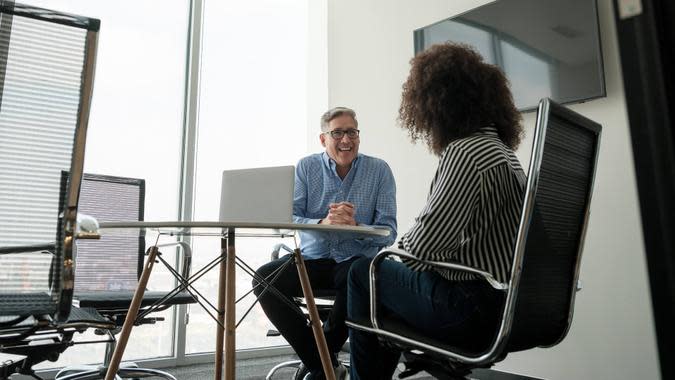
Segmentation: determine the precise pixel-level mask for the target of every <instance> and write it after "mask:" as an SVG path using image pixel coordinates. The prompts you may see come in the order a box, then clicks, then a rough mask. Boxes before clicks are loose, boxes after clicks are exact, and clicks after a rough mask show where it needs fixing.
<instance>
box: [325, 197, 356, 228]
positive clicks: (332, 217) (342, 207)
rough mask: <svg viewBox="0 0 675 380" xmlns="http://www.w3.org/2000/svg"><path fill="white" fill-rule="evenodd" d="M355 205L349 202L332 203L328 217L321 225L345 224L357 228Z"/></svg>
mask: <svg viewBox="0 0 675 380" xmlns="http://www.w3.org/2000/svg"><path fill="white" fill-rule="evenodd" d="M354 209H355V207H354V205H353V204H351V203H349V202H340V203H331V204H330V205H329V206H328V215H326V217H325V218H323V219H321V222H320V224H343V225H349V226H355V225H356V220H355V219H354Z"/></svg>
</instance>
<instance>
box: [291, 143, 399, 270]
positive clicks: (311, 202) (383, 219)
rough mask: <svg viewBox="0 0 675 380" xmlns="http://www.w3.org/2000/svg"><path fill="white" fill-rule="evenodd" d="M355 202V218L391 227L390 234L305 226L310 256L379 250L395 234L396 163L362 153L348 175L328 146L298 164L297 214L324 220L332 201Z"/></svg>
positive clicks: (304, 245)
mask: <svg viewBox="0 0 675 380" xmlns="http://www.w3.org/2000/svg"><path fill="white" fill-rule="evenodd" d="M343 201H347V202H351V203H352V204H354V206H355V210H354V211H355V215H354V219H355V220H356V222H357V223H358V224H359V225H361V226H371V227H375V226H376V227H386V228H388V229H389V230H390V232H391V233H390V234H389V236H386V237H385V236H377V237H368V236H367V235H356V234H350V233H337V232H317V231H301V232H300V249H301V250H302V254H303V256H305V257H306V258H308V259H319V258H331V259H333V260H335V261H336V262H341V261H345V260H347V259H349V258H351V257H354V256H368V257H372V256H374V255H375V254H376V253H377V252H378V251H379V250H380V249H381V248H383V247H386V246H389V245H391V244H393V243H394V241H395V240H396V183H395V182H394V176H393V175H392V173H391V169H390V168H389V165H387V163H386V162H384V161H383V160H381V159H379V158H375V157H370V156H366V155H363V154H358V155H357V157H356V158H355V159H354V161H353V162H352V167H351V169H350V170H349V173H348V174H347V175H346V176H345V178H344V179H341V178H340V176H339V175H338V174H337V171H336V165H335V161H333V160H332V159H331V158H330V157H329V156H328V154H326V152H323V153H317V154H313V155H310V156H307V157H305V158H303V159H301V160H300V162H298V165H297V166H296V168H295V194H294V199H293V220H294V221H295V223H319V221H320V220H321V219H323V218H325V217H326V215H327V214H328V205H329V204H331V203H337V202H343Z"/></svg>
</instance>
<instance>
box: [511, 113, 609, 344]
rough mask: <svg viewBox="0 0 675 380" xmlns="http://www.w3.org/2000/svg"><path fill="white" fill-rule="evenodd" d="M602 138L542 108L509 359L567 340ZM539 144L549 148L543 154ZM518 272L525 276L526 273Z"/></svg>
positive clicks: (580, 120)
mask: <svg viewBox="0 0 675 380" xmlns="http://www.w3.org/2000/svg"><path fill="white" fill-rule="evenodd" d="M600 131H601V127H600V125H598V124H597V123H595V122H593V121H591V120H589V119H586V118H584V117H583V116H581V115H579V114H576V113H574V112H572V111H570V110H569V109H566V108H563V107H561V106H558V105H557V104H555V103H553V102H550V101H548V100H546V101H544V102H543V103H542V105H540V108H539V114H538V118H537V130H536V135H535V148H534V149H535V154H533V157H532V160H533V161H532V162H531V164H530V173H529V175H528V193H529V194H534V197H531V196H530V197H529V199H527V196H526V200H525V202H526V204H525V209H524V212H523V218H524V220H525V221H526V223H525V224H524V225H523V224H522V223H521V228H523V227H529V230H528V231H527V232H526V234H527V235H526V236H527V237H526V241H525V244H524V256H522V261H521V264H522V267H521V268H522V272H521V273H520V275H521V276H520V279H519V280H520V281H519V283H518V279H517V277H515V281H514V280H513V279H512V282H514V283H512V291H515V292H517V298H516V303H515V311H514V315H513V325H512V330H511V335H510V337H509V344H508V350H509V351H515V350H522V349H527V348H531V347H536V346H550V345H553V344H556V343H557V342H559V341H560V340H562V339H563V338H564V336H565V334H566V333H567V330H568V328H569V325H570V323H571V317H572V311H573V305H574V294H575V292H576V283H577V279H578V273H579V263H580V258H581V251H582V247H583V240H584V239H583V238H584V234H585V229H586V223H587V220H588V209H589V204H590V200H591V193H592V188H593V181H594V177H595V167H596V161H597V155H598V146H599V140H600ZM537 144H541V145H540V146H539V148H540V150H539V152H538V153H537V152H536V149H537V148H538V147H537ZM531 186H533V188H532V189H530V188H529V187H531ZM531 190H534V191H531ZM528 221H529V223H527V222H528ZM522 232H523V231H521V233H522ZM519 237H520V235H519ZM521 247H522V246H521ZM516 249H517V252H516V255H519V252H518V247H517V248H516ZM517 262H518V260H516V263H517ZM514 272H515V274H516V275H517V274H518V272H519V271H518V270H514ZM513 285H515V286H513Z"/></svg>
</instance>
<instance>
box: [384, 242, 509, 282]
mask: <svg viewBox="0 0 675 380" xmlns="http://www.w3.org/2000/svg"><path fill="white" fill-rule="evenodd" d="M388 256H398V257H402V258H406V259H409V260H412V261H417V262H420V263H422V264H425V265H429V266H433V267H437V268H443V269H453V270H459V271H463V272H469V273H471V274H475V275H478V276H480V277H482V278H483V279H485V280H486V281H487V282H488V283H489V284H490V286H492V287H493V288H495V289H497V290H506V289H508V288H509V284H507V283H502V282H499V281H497V280H496V279H495V278H494V276H492V274H490V273H488V272H486V271H482V270H480V269H476V268H472V267H468V266H466V265H462V264H459V263H450V262H446V261H428V260H422V259H420V258H418V257H416V256H413V255H411V254H410V253H408V252H407V251H405V250H403V249H400V248H394V247H390V248H386V249H383V250H382V251H380V252H379V253H378V254H377V255H376V256H375V259H373V265H379V263H380V261H382V260H383V259H385V258H386V257H388ZM371 268H372V266H371ZM371 274H372V270H371ZM371 277H372V276H371Z"/></svg>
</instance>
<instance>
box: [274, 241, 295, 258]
mask: <svg viewBox="0 0 675 380" xmlns="http://www.w3.org/2000/svg"><path fill="white" fill-rule="evenodd" d="M282 249H283V250H284V251H286V252H288V253H293V250H292V249H291V248H290V247H289V246H287V245H286V244H283V243H279V244H276V245H275V246H274V247H273V248H272V254H271V255H270V258H271V259H272V260H276V259H278V258H279V251H281V250H282Z"/></svg>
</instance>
